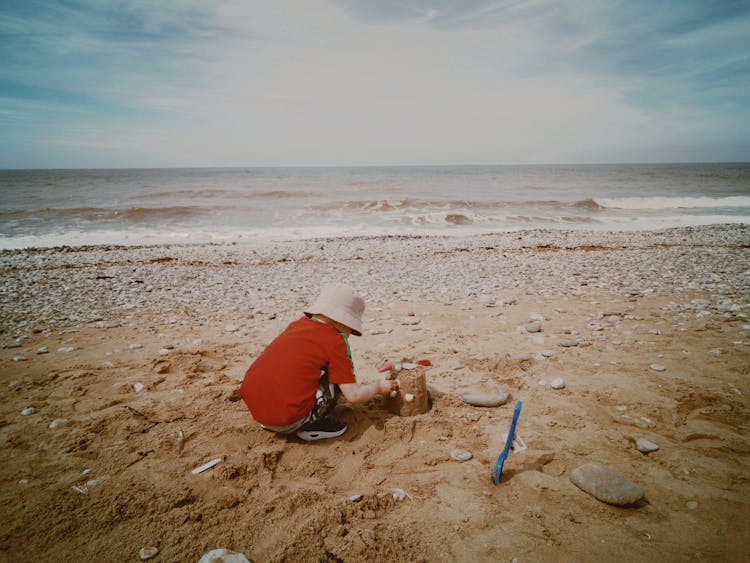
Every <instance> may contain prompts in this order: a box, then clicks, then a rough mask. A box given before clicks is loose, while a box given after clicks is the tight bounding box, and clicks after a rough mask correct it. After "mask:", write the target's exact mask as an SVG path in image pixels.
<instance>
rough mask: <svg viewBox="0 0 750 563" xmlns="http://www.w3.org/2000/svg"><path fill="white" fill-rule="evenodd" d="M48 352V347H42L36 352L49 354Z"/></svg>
mask: <svg viewBox="0 0 750 563" xmlns="http://www.w3.org/2000/svg"><path fill="white" fill-rule="evenodd" d="M48 352H49V348H47V347H46V346H42V347H41V348H39V349H38V350H37V351H36V353H37V354H47V353H48Z"/></svg>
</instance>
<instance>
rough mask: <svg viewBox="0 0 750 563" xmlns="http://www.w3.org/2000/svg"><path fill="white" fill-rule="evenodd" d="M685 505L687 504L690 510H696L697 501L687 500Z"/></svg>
mask: <svg viewBox="0 0 750 563" xmlns="http://www.w3.org/2000/svg"><path fill="white" fill-rule="evenodd" d="M686 506H687V507H688V508H689V509H690V510H698V503H697V502H696V501H694V500H689V501H687V504H686Z"/></svg>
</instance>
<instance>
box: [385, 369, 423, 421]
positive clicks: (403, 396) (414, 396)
mask: <svg viewBox="0 0 750 563" xmlns="http://www.w3.org/2000/svg"><path fill="white" fill-rule="evenodd" d="M388 379H398V381H399V389H398V391H396V392H394V393H392V395H395V396H390V397H387V398H386V408H387V409H388V410H389V411H391V412H392V413H394V414H397V415H399V416H414V415H417V414H424V413H426V412H427V411H428V410H430V397H429V394H428V392H427V380H426V379H425V375H424V368H422V367H418V368H415V369H412V370H401V371H399V372H396V371H395V370H391V373H390V374H389V375H388Z"/></svg>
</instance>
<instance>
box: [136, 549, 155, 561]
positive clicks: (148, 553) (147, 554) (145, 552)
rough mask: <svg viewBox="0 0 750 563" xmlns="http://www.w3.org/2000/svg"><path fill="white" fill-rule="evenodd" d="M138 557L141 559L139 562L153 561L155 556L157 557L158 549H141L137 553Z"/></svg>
mask: <svg viewBox="0 0 750 563" xmlns="http://www.w3.org/2000/svg"><path fill="white" fill-rule="evenodd" d="M138 555H139V556H140V558H141V561H148V560H149V559H153V558H154V557H156V556H157V555H159V548H158V547H142V548H141V550H140V551H139V552H138Z"/></svg>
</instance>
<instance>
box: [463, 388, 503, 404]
mask: <svg viewBox="0 0 750 563" xmlns="http://www.w3.org/2000/svg"><path fill="white" fill-rule="evenodd" d="M459 397H460V398H461V400H462V401H463V402H464V403H467V404H469V405H472V406H474V407H499V406H500V405H504V404H505V403H507V402H508V399H509V398H510V392H509V391H508V390H506V389H499V388H498V389H497V390H495V391H483V390H481V389H474V388H469V389H464V390H462V391H460V392H459Z"/></svg>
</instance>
